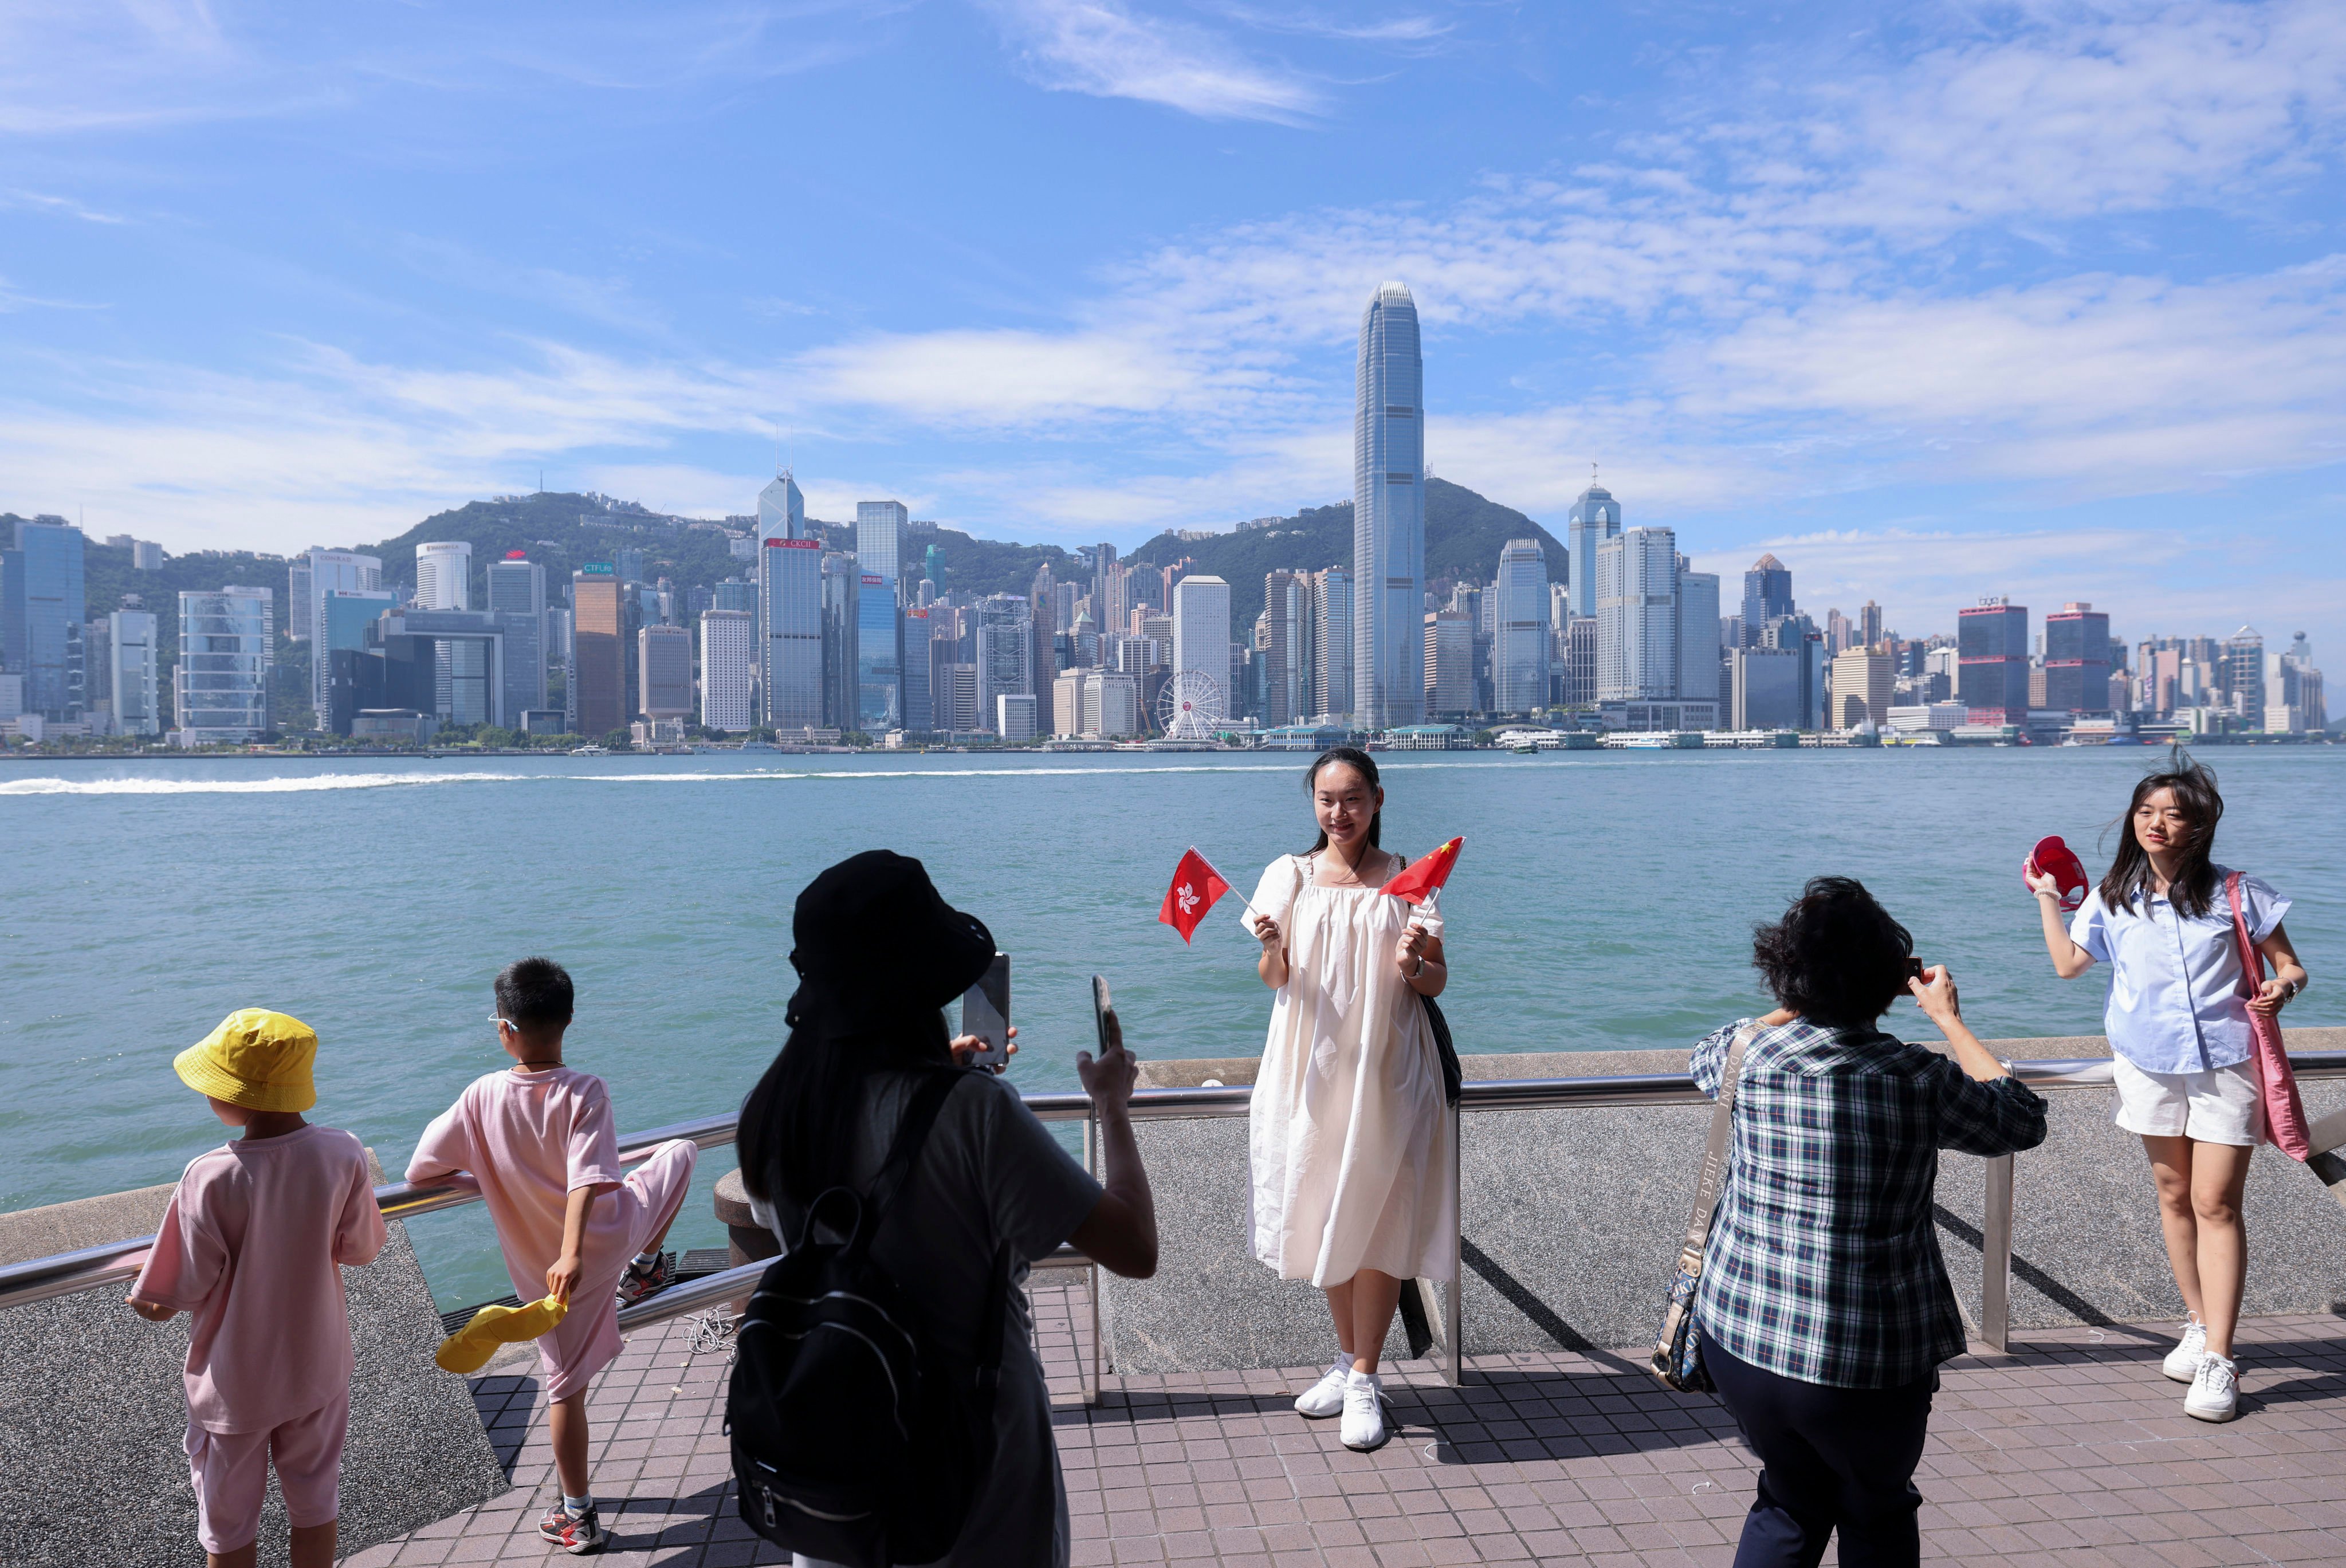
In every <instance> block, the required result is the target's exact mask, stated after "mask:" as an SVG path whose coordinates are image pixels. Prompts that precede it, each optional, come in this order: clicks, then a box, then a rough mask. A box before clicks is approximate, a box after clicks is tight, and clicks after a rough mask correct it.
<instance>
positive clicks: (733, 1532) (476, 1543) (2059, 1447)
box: [350, 1288, 2346, 1568]
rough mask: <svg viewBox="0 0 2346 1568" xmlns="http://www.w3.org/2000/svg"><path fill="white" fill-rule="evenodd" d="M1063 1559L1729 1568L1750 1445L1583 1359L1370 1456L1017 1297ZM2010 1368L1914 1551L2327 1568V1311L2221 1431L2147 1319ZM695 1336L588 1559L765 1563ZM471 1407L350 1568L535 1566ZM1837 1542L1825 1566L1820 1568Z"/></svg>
mask: <svg viewBox="0 0 2346 1568" xmlns="http://www.w3.org/2000/svg"><path fill="white" fill-rule="evenodd" d="M1035 1308H1036V1315H1037V1319H1038V1332H1039V1336H1040V1341H1041V1348H1042V1350H1043V1354H1044V1358H1045V1368H1046V1369H1047V1370H1048V1372H1049V1374H1050V1378H1051V1387H1052V1391H1053V1394H1054V1400H1055V1404H1056V1410H1057V1426H1058V1441H1059V1453H1060V1461H1061V1463H1062V1464H1063V1465H1064V1466H1065V1468H1066V1481H1067V1491H1068V1506H1069V1510H1070V1512H1071V1514H1072V1516H1073V1520H1074V1529H1075V1546H1074V1560H1075V1562H1076V1563H1077V1564H1098V1563H1167V1562H1197V1563H1248V1564H1269V1563H1280V1564H1286V1563H1297V1564H1301V1563H1314V1564H1329V1565H1331V1568H1349V1565H1353V1564H1360V1565H1363V1568H1366V1565H1371V1564H1374V1565H1381V1568H1400V1565H1403V1564H1429V1563H1483V1562H1557V1561H1584V1560H1585V1561H1586V1562H1589V1563H1601V1564H1617V1565H1619V1568H1630V1565H1633V1564H1637V1565H1643V1564H1666V1563H1667V1564H1683V1563H1707V1564H1710V1563H1715V1564H1725V1563H1729V1561H1730V1560H1731V1559H1732V1557H1733V1556H1734V1549H1735V1539H1736V1536H1737V1534H1738V1532H1739V1530H1740V1529H1741V1526H1742V1517H1743V1512H1744V1510H1745V1509H1746V1508H1747V1507H1748V1506H1749V1503H1750V1499H1751V1481H1752V1475H1753V1471H1754V1466H1753V1464H1752V1461H1751V1459H1750V1456H1749V1453H1747V1452H1746V1451H1745V1450H1744V1448H1743V1446H1742V1444H1741V1442H1740V1441H1739V1440H1738V1439H1737V1437H1736V1435H1735V1429H1734V1423H1733V1422H1732V1421H1731V1420H1729V1418H1728V1416H1727V1413H1726V1412H1725V1410H1722V1409H1721V1408H1720V1407H1719V1405H1718V1404H1717V1403H1715V1402H1714V1401H1713V1400H1709V1399H1707V1398H1693V1399H1689V1398H1685V1397H1681V1396H1678V1395H1674V1394H1670V1393H1668V1392H1666V1391H1664V1390H1661V1389H1660V1388H1659V1387H1658V1385H1656V1384H1655V1383H1654V1382H1653V1381H1652V1380H1650V1379H1649V1378H1647V1376H1646V1375H1645V1373H1644V1372H1643V1371H1642V1370H1641V1369H1638V1368H1637V1367H1635V1366H1633V1365H1632V1364H1630V1363H1629V1362H1628V1361H1627V1360H1624V1359H1617V1358H1606V1357H1601V1356H1600V1357H1596V1358H1590V1357H1585V1356H1576V1355H1566V1354H1556V1355H1535V1356H1505V1357H1490V1358H1485V1359H1479V1360H1477V1361H1475V1362H1474V1364H1473V1367H1472V1370H1471V1373H1470V1377H1469V1386H1468V1387H1466V1388H1464V1389H1461V1390H1454V1389H1451V1388H1448V1387H1446V1386H1445V1385H1444V1384H1443V1382H1442V1380H1441V1378H1440V1376H1439V1375H1438V1374H1437V1373H1436V1372H1435V1370H1434V1369H1433V1368H1432V1367H1431V1366H1430V1365H1426V1364H1423V1363H1416V1362H1413V1363H1408V1364H1405V1365H1404V1366H1403V1367H1401V1368H1398V1369H1394V1370H1393V1372H1392V1375H1391V1376H1389V1378H1388V1380H1387V1385H1386V1386H1387V1390H1388V1391H1389V1392H1390V1393H1391V1394H1392V1398H1393V1400H1394V1404H1395V1414H1396V1415H1397V1416H1398V1418H1399V1430H1398V1431H1397V1432H1396V1433H1395V1435H1394V1437H1393V1440H1392V1441H1391V1442H1390V1443H1388V1444H1387V1445H1386V1446H1385V1447H1384V1448H1383V1449H1382V1450H1381V1451H1378V1452H1376V1453H1373V1454H1356V1453H1352V1452H1349V1451H1346V1450H1345V1449H1344V1448H1343V1447H1342V1446H1341V1444H1339V1443H1338V1441H1337V1440H1336V1423H1335V1422H1334V1421H1332V1420H1330V1421H1305V1420H1301V1419H1300V1418H1299V1417H1297V1416H1296V1415H1295V1414H1294V1412H1293V1411H1292V1410H1290V1408H1289V1403H1290V1400H1292V1398H1293V1397H1294V1394H1295V1392H1296V1391H1298V1390H1301V1388H1302V1387H1303V1386H1304V1385H1305V1383H1307V1382H1308V1381H1309V1380H1311V1378H1312V1377H1314V1376H1316V1375H1317V1369H1301V1368H1295V1369H1287V1370H1285V1371H1261V1372H1243V1373H1223V1374H1203V1375H1194V1376H1185V1377H1168V1378H1133V1379H1117V1378H1116V1377H1113V1376H1111V1377H1110V1378H1109V1379H1108V1380H1107V1394H1106V1398H1105V1399H1104V1400H1102V1401H1101V1403H1100V1404H1099V1405H1098V1406H1097V1407H1096V1408H1092V1409H1086V1407H1085V1405H1084V1404H1083V1402H1082V1384H1081V1381H1080V1379H1081V1376H1082V1375H1084V1366H1085V1363H1086V1362H1087V1356H1079V1353H1078V1352H1079V1349H1081V1350H1083V1351H1086V1352H1087V1351H1088V1349H1089V1339H1088V1335H1089V1312H1088V1309H1087V1307H1086V1300H1085V1297H1084V1295H1083V1292H1082V1290H1081V1288H1073V1289H1069V1288H1049V1289H1044V1290H1040V1291H1037V1292H1036V1295H1035ZM2017 1340H2018V1342H2017V1343H2015V1348H2014V1349H2015V1353H2014V1354H2012V1355H2010V1356H1995V1355H1981V1356H1969V1357H1965V1358H1964V1359H1962V1360H1959V1361H1956V1362H1954V1363H1953V1364H1951V1365H1950V1366H1949V1367H1948V1368H1947V1369H1945V1374H1944V1382H1943V1387H1942V1389H1941V1391H1940V1393H1939V1397H1938V1400H1937V1405H1936V1409H1935V1411H1934V1413H1933V1419H1932V1431H1931V1443H1930V1447H1929V1450H1928V1451H1926V1452H1925V1454H1924V1455H1923V1465H1922V1469H1921V1471H1920V1472H1919V1473H1918V1475H1917V1477H1916V1481H1917V1483H1918V1484H1919V1485H1920V1486H1921V1488H1922V1491H1923V1499H1924V1502H1923V1555H1924V1557H1925V1558H1929V1559H1935V1560H1939V1561H1953V1562H1960V1563H2048V1564H2049V1563H2059V1564H2062V1565H2063V1568H2080V1565H2086V1564H2097V1563H2110V1564H2120V1563H2123V1564H2126V1565H2127V1568H2140V1565H2143V1564H2173V1565H2176V1568H2190V1565H2194V1564H2206V1563H2300V1562H2301V1563H2321V1562H2330V1563H2338V1562H2346V1463H2341V1461H2340V1457H2339V1456H2340V1455H2341V1452H2346V1320H2341V1319H2339V1318H2332V1317H2291V1318H2262V1319H2251V1320H2250V1321H2249V1324H2248V1325H2246V1327H2245V1329H2244V1331H2243V1333H2242V1335H2241V1339H2240V1347H2239V1348H2240V1352H2241V1354H2240V1362H2241V1371H2242V1384H2243V1398H2242V1400H2241V1414H2240V1417H2239V1420H2235V1421H2233V1422H2231V1423H2229V1425H2225V1426H2210V1425H2208V1424H2206V1423H2203V1422H2200V1421H2195V1420H2190V1419H2189V1418H2188V1417H2187V1416H2185V1415H2184V1413H2183V1392H2184V1390H2183V1385H2181V1384H2179V1383H2170V1382H2168V1380H2166V1379H2164V1378H2163V1377H2161V1376H2160V1375H2159V1371H2158V1359H2159V1357H2160V1356H2161V1355H2163V1354H2164V1353H2165V1351H2166V1349H2167V1348H2168V1345H2169V1344H2170V1343H2171V1342H2172V1341H2171V1339H2169V1338H2168V1336H2167V1334H2166V1333H2165V1331H2164V1329H2163V1328H2159V1327H2153V1328H2136V1327H2127V1326H2118V1327H2114V1328H2108V1329H2049V1330H2042V1331H2037V1332H2033V1333H2024V1334H2021V1335H2019V1336H2018V1337H2017ZM690 1343H691V1333H690V1329H689V1325H688V1323H686V1322H678V1323H672V1324H669V1325H668V1326H667V1327H666V1329H665V1330H664V1331H663V1332H660V1333H658V1334H657V1335H642V1336H637V1338H636V1339H634V1340H633V1341H632V1342H631V1343H629V1345H628V1346H627V1349H626V1351H625V1352H624V1353H623V1354H622V1355H621V1357H620V1359H618V1360H617V1362H616V1363H614V1364H613V1366H612V1367H611V1369H609V1370H608V1371H607V1372H606V1373H605V1374H604V1376H603V1378H602V1379H601V1380H600V1381H599V1382H597V1385H596V1387H595V1390H594V1392H593V1394H592V1396H591V1409H592V1414H593V1421H594V1430H595V1435H596V1444H597V1447H596V1455H595V1490H596V1494H597V1497H598V1499H600V1500H601V1502H602V1507H603V1518H604V1522H605V1526H606V1528H607V1529H608V1530H609V1531H610V1532H611V1535H612V1541H611V1545H610V1548H609V1551H608V1552H607V1554H606V1560H607V1561H614V1562H617V1563H660V1564H689V1565H694V1568H700V1565H707V1568H717V1565H719V1564H732V1563H780V1562H787V1561H788V1558H787V1557H786V1556H785V1555H784V1554H782V1553H778V1552H776V1551H775V1550H774V1549H772V1548H771V1547H770V1546H767V1545H766V1544H765V1543H762V1542H760V1541H759V1540H757V1539H756V1537H755V1536H753V1535H752V1534H751V1533H750V1530H749V1529H748V1527H747V1526H745V1525H743V1524H742V1523H741V1522H740V1521H739V1519H738V1518H737V1517H736V1516H735V1513H734V1508H733V1497H732V1488H731V1483H730V1474H731V1471H730V1467H729V1461H728V1458H727V1451H726V1441H725V1438H724V1435H723V1434H722V1432H721V1431H719V1427H720V1424H721V1421H722V1419H723V1409H724V1399H725V1394H724V1390H725V1378H726V1370H727V1369H726V1365H725V1356H724V1353H723V1352H722V1351H721V1350H719V1351H718V1352H716V1353H714V1354H700V1355H694V1354H691V1353H690ZM474 1398H475V1400H477V1401H478V1403H479V1406H480V1410H481V1415H482V1420H483V1421H484V1423H485V1424H486V1426H487V1427H488V1430H489V1434H490V1437H491V1439H492V1440H493V1441H495V1444H496V1445H497V1450H498V1452H499V1455H500V1457H501V1458H503V1459H505V1461H506V1462H507V1463H508V1464H509V1465H510V1466H511V1469H512V1474H513V1478H514V1481H515V1489H514V1490H513V1491H512V1492H508V1493H507V1494H505V1496H503V1497H501V1498H498V1499H496V1500H495V1501H494V1502H489V1503H486V1504H484V1505H483V1506H482V1507H480V1508H477V1509H474V1510H473V1511H471V1512H466V1513H463V1514H459V1515H457V1516H456V1517H454V1518H453V1519H448V1520H444V1521H442V1522H440V1523H437V1524H434V1525H432V1526H429V1527H427V1528H425V1529H423V1530H420V1531H418V1532H415V1533H414V1534H413V1535H412V1536H409V1537H407V1538H405V1539H404V1540H403V1541H399V1542H393V1543H386V1544H384V1545H382V1546H378V1547H374V1548H372V1549H371V1550H369V1551H366V1552H363V1553H358V1554H357V1555H355V1556H353V1557H352V1559H350V1561H351V1562H352V1563H358V1564H365V1565H368V1568H374V1565H378V1564H389V1563H508V1562H540V1561H544V1560H546V1559H547V1558H550V1557H558V1556H559V1553H556V1552H554V1550H553V1548H551V1547H549V1546H548V1545H546V1543H544V1542H542V1541H540V1540H539V1539H538V1536H537V1520H538V1516H539V1515H540V1514H541V1513H543V1512H545V1510H546V1507H547V1506H549V1505H550V1504H551V1502H553V1501H554V1498H555V1495H556V1487H555V1484H554V1478H553V1465H552V1456H551V1454H550V1453H549V1451H548V1450H547V1448H546V1431H545V1423H544V1417H543V1414H542V1410H541V1409H540V1404H539V1400H538V1398H537V1387H536V1383H535V1380H534V1379H529V1378H515V1377H484V1378H479V1379H475V1380H474ZM1833 1560H1834V1559H1833V1554H1832V1553H1827V1556H1826V1561H1827V1562H1828V1563H1830V1562H1832V1561H1833Z"/></svg>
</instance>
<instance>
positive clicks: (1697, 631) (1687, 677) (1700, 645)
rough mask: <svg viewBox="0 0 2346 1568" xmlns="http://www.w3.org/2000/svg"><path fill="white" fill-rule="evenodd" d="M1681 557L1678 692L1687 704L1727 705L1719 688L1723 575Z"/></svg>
mask: <svg viewBox="0 0 2346 1568" xmlns="http://www.w3.org/2000/svg"><path fill="white" fill-rule="evenodd" d="M1688 565H1689V563H1688V560H1687V558H1686V557H1685V556H1683V555H1681V556H1679V557H1678V697H1679V700H1681V701H1684V702H1719V703H1722V704H1723V702H1724V699H1725V698H1726V697H1727V696H1728V694H1727V693H1725V692H1722V691H1720V690H1719V574H1718V573H1716V572H1695V571H1689V570H1688Z"/></svg>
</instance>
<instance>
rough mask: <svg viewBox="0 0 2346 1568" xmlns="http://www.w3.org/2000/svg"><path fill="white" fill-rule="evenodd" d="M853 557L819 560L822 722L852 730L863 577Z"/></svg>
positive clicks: (832, 553) (829, 555)
mask: <svg viewBox="0 0 2346 1568" xmlns="http://www.w3.org/2000/svg"><path fill="white" fill-rule="evenodd" d="M855 566H856V562H855V557H854V556H852V555H846V554H844V553H842V552H840V551H836V550H828V551H825V552H824V553H823V557H822V722H823V725H824V727H825V728H831V729H852V728H855V726H856V720H857V718H858V717H859V716H860V714H861V711H862V709H861V708H860V706H859V704H860V702H861V697H860V695H859V693H858V689H857V685H856V649H855V643H856V633H857V629H858V621H859V617H860V615H861V612H862V603H861V600H862V594H861V592H860V590H861V588H862V583H863V575H862V573H860V572H858V571H857V570H856V569H855Z"/></svg>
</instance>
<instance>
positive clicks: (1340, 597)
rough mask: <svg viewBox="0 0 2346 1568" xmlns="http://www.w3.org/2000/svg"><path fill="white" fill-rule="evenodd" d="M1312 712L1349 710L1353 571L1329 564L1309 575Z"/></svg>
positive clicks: (1324, 714)
mask: <svg viewBox="0 0 2346 1568" xmlns="http://www.w3.org/2000/svg"><path fill="white" fill-rule="evenodd" d="M1311 614H1312V619H1313V622H1314V625H1313V628H1312V636H1311V657H1312V666H1311V715H1312V717H1314V718H1339V719H1341V718H1348V717H1350V716H1351V714H1352V568H1351V567H1349V566H1331V567H1329V568H1328V569H1327V570H1326V571H1324V572H1314V573H1313V574H1312V575H1311Z"/></svg>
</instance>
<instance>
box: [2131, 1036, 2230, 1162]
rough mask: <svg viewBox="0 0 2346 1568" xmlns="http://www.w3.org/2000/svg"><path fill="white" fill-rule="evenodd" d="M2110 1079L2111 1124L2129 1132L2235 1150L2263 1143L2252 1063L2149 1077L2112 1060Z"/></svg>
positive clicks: (2154, 1074)
mask: <svg viewBox="0 0 2346 1568" xmlns="http://www.w3.org/2000/svg"><path fill="white" fill-rule="evenodd" d="M2110 1079H2111V1081H2112V1082H2113V1083H2115V1084H2117V1091H2118V1114H2117V1125H2119V1126H2121V1127H2124V1128H2125V1129H2126V1130H2127V1132H2129V1133H2145V1134H2148V1135H2150V1136H2152V1137H2157V1138H2177V1137H2182V1138H2189V1139H2190V1140H2191V1141H2192V1142H2194V1143H2199V1144H2233V1145H2239V1146H2241V1147H2252V1146H2254V1145H2258V1144H2260V1143H2263V1142H2264V1141H2265V1102H2264V1095H2263V1094H2262V1093H2261V1092H2260V1091H2259V1082H2258V1078H2257V1064H2256V1063H2254V1062H2253V1061H2249V1062H2236V1063H2234V1064H2232V1065H2230V1066H2229V1067H2216V1068H2212V1069H2210V1070H2209V1071H2207V1072H2204V1073H2151V1072H2146V1071H2145V1070H2144V1069H2142V1068H2140V1067H2137V1066H2136V1065H2135V1064H2133V1063H2131V1062H2129V1061H2127V1059H2126V1058H2125V1057H2123V1056H2115V1057H2113V1058H2112V1060H2111V1063H2110Z"/></svg>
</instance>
